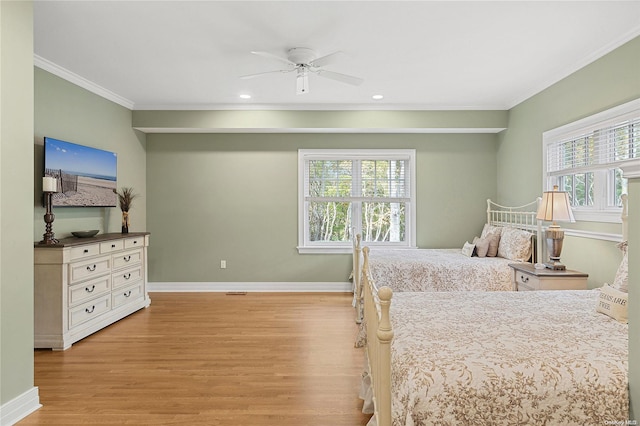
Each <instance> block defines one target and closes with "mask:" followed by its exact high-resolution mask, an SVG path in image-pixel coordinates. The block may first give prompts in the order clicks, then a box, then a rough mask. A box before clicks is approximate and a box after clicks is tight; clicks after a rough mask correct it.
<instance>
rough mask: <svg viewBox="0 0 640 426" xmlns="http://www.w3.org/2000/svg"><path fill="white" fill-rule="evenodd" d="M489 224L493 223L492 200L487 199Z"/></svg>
mask: <svg viewBox="0 0 640 426" xmlns="http://www.w3.org/2000/svg"><path fill="white" fill-rule="evenodd" d="M487 223H492V221H491V198H487Z"/></svg>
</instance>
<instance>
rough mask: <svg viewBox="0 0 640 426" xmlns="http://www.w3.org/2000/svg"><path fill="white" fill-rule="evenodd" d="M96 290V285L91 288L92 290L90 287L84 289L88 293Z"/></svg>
mask: <svg viewBox="0 0 640 426" xmlns="http://www.w3.org/2000/svg"><path fill="white" fill-rule="evenodd" d="M95 289H96V286H95V284H94V285H92V286H91V288H89V287H85V288H84V290H85V291H86V292H87V293H93V290H95Z"/></svg>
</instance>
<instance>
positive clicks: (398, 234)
mask: <svg viewBox="0 0 640 426" xmlns="http://www.w3.org/2000/svg"><path fill="white" fill-rule="evenodd" d="M362 240H363V241H367V242H371V241H385V242H403V241H405V203H368V202H364V203H362Z"/></svg>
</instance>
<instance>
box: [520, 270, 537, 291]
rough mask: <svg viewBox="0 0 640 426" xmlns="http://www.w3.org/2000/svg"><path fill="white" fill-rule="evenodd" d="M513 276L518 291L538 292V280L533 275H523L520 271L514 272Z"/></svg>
mask: <svg viewBox="0 0 640 426" xmlns="http://www.w3.org/2000/svg"><path fill="white" fill-rule="evenodd" d="M514 274H515V282H516V285H517V289H518V290H519V291H523V290H525V291H527V290H529V291H530V290H540V280H539V279H538V277H536V276H535V275H529V274H525V273H524V272H522V271H514Z"/></svg>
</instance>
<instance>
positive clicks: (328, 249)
mask: <svg viewBox="0 0 640 426" xmlns="http://www.w3.org/2000/svg"><path fill="white" fill-rule="evenodd" d="M365 246H367V244H364V243H363V244H362V247H365ZM368 247H369V248H370V249H371V250H385V249H387V250H390V249H392V250H413V249H417V247H415V246H411V247H409V246H394V245H372V246H368ZM297 249H298V254H352V253H353V247H352V246H349V247H345V246H323V247H308V246H307V247H301V246H298V247H297Z"/></svg>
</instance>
